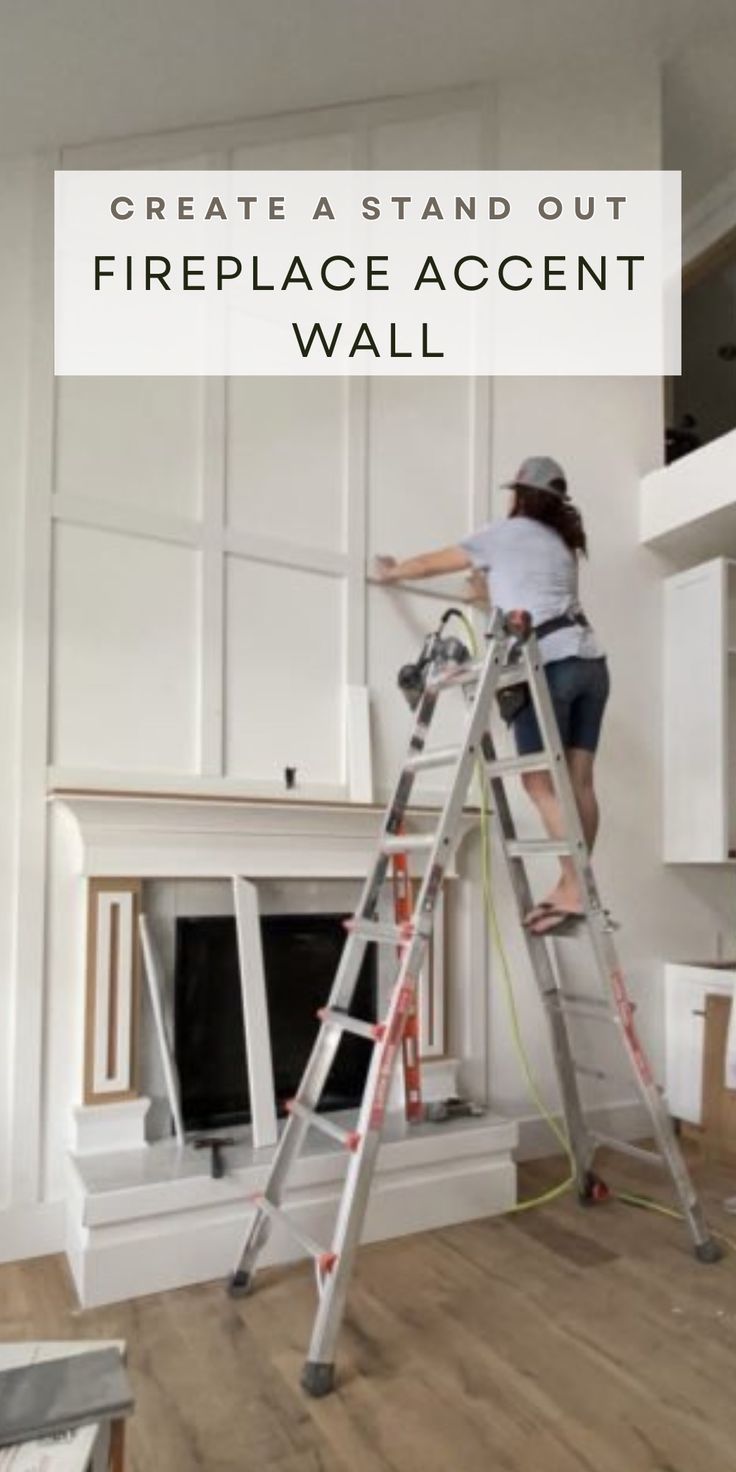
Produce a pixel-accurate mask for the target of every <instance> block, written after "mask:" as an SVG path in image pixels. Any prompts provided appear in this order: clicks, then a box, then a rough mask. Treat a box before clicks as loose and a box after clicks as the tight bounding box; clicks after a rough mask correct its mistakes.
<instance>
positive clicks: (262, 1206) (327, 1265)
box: [251, 1195, 337, 1273]
mask: <svg viewBox="0 0 736 1472" xmlns="http://www.w3.org/2000/svg"><path fill="white" fill-rule="evenodd" d="M251 1199H252V1201H253V1203H254V1205H255V1206H257V1207H258V1208H259V1210H261V1211H264V1212H265V1213H266V1215H267V1216H270V1217H271V1219H272V1221H277V1222H281V1223H282V1225H283V1226H285V1227H286V1230H287V1232H290V1233H291V1235H292V1237H293V1238H294V1240H295V1241H296V1242H298V1243H299V1246H300V1247H303V1248H304V1251H305V1252H307V1253H309V1255H310V1257H313V1258H314V1259H315V1261H316V1262H317V1263H318V1264H319V1267H320V1269H321V1271H322V1272H323V1273H329V1272H330V1270H331V1269H332V1268H333V1267H334V1265H335V1262H336V1261H337V1258H336V1255H335V1253H334V1252H328V1251H326V1250H325V1248H324V1247H322V1246H320V1244H319V1242H315V1240H314V1237H310V1236H309V1234H308V1232H303V1231H302V1229H301V1227H298V1226H297V1224H296V1222H295V1221H294V1220H293V1219H292V1217H291V1216H290V1214H289V1213H288V1212H286V1211H284V1209H283V1207H282V1206H276V1205H275V1203H274V1202H273V1201H269V1199H268V1197H267V1196H258V1195H256V1196H253V1197H252V1198H251Z"/></svg>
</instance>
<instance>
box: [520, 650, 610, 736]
mask: <svg viewBox="0 0 736 1472" xmlns="http://www.w3.org/2000/svg"><path fill="white" fill-rule="evenodd" d="M544 672H545V674H546V676H547V682H548V684H549V692H550V695H551V696H552V704H553V706H554V708H555V715H556V716H557V724H558V726H559V728H560V736H561V737H562V745H563V746H564V747H570V746H575V747H578V748H579V749H580V750H582V751H591V752H593V751H597V749H598V742H599V740H600V734H601V725H602V722H603V712H604V710H605V708H606V701H607V700H608V695H609V691H610V688H611V682H610V678H609V674H608V664H607V663H606V660H605V659H580V658H579V656H577V655H574V656H572V657H571V658H569V659H552V660H550V662H549V664H546V665H545V666H544ZM513 730H514V736H515V738H516V747H517V750H518V752H519V753H520V755H521V756H529V755H531V753H532V752H535V751H541V750H542V748H543V745H544V743H543V741H542V738H541V736H540V733H539V726H538V724H537V717H536V714H535V711H534V705H533V703H532V701H531V700H530V701H529V704H528V705H525V706H524V709H523V710H522V711H520V712H519V714H518V716H517V717H516V720H515V721H514V723H513Z"/></svg>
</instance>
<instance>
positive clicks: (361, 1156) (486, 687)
mask: <svg viewBox="0 0 736 1472" xmlns="http://www.w3.org/2000/svg"><path fill="white" fill-rule="evenodd" d="M500 628H501V625H500V622H499V621H498V620H496V621H494V624H493V625H492V628H491V633H490V635H489V636H488V637H489V645H488V652H487V654H486V658H485V661H484V664H483V669H482V671H481V674H480V676H479V683H478V687H477V691H476V696H475V699H474V702H473V704H472V705H471V706H470V707H469V718H468V721H467V725H466V730H465V735H464V738H463V742H462V746H461V748H460V751H461V754H460V756H459V759H458V763H457V766H456V768H455V773H454V776H453V780H452V783H451V785H450V788H449V790H448V793H447V796H446V798H445V803H444V806H443V808H442V812H441V816H440V820H439V823H438V826H437V829H436V832H435V837H434V843H433V845H432V849H431V852H430V855H429V859H428V862H427V867H426V870H425V873H424V877H423V879H422V882H421V885H420V889H419V894H418V896H417V901H416V905H415V909H414V914H415V917H418V920H417V921H416V923H415V926H414V933H413V935H412V938H411V940H410V942H409V943H408V945H407V946H406V948H405V950H404V954H403V959H402V962H401V966H400V969H399V973H398V976H397V978H396V982H395V985H394V989H393V993H392V997H391V1002H390V1005H389V1010H388V1013H387V1016H386V1031H385V1035H384V1037H383V1039H382V1041H381V1043H380V1044H379V1046H378V1047H377V1048H376V1049H375V1052H374V1055H373V1059H372V1060H371V1065H370V1069H369V1074H368V1079H367V1082H366V1088H365V1092H364V1095H363V1102H362V1105H361V1109H360V1114H359V1118H358V1123H357V1127H356V1128H357V1134H358V1136H359V1143H358V1147H357V1149H356V1150H355V1151H354V1152H353V1153H352V1155H351V1159H350V1162H349V1164H348V1170H347V1174H346V1178H345V1185H344V1188H343V1192H342V1196H341V1200H340V1206H339V1209H338V1214H337V1219H336V1223H335V1232H334V1236H333V1241H332V1250H333V1253H334V1254H335V1263H334V1266H333V1268H332V1270H331V1272H330V1274H329V1276H328V1277H327V1278H326V1279H325V1281H324V1283H323V1290H322V1295H321V1298H320V1302H319V1307H318V1309H317V1315H316V1318H315V1321H314V1327H313V1331H312V1338H311V1342H310V1347H309V1355H308V1359H307V1364H306V1367H305V1374H306V1375H307V1376H308V1377H314V1376H315V1375H318V1374H319V1372H320V1367H321V1368H322V1369H323V1370H325V1368H326V1367H327V1366H331V1364H332V1361H333V1359H334V1353H335V1345H336V1341H337V1336H338V1333H339V1331H340V1325H341V1322H342V1315H343V1310H344V1304H345V1296H346V1293H347V1288H348V1283H349V1281H350V1274H351V1271H352V1265H353V1259H354V1256H355V1251H356V1248H357V1246H358V1243H359V1241H360V1236H361V1232H362V1229H363V1222H364V1219H365V1212H366V1207H367V1204H368V1195H369V1192H370V1186H371V1181H372V1178H373V1172H374V1169H375V1161H376V1155H377V1153H378V1149H379V1146H380V1140H381V1130H382V1127H383V1122H384V1117H385V1111H386V1102H387V1099H388V1093H389V1088H390V1084H391V1079H392V1077H393V1073H394V1070H395V1068H396V1063H397V1058H398V1055H399V1052H400V1049H401V1042H402V1038H403V1032H404V1023H405V1021H406V1018H407V1017H408V1016H410V1014H411V1009H412V1007H413V1006H414V1005H415V1003H416V994H417V987H418V979H419V976H420V974H421V970H422V966H423V964H424V961H425V959H426V953H427V946H428V944H429V939H430V936H431V933H432V923H431V921H432V914H433V911H434V906H435V903H436V900H437V896H438V894H439V891H440V888H441V885H442V880H443V878H444V874H445V871H446V868H447V865H448V863H449V860H450V857H451V855H452V840H453V838H454V837H455V836H456V833H457V829H458V826H459V822H460V817H461V814H462V810H463V807H464V804H465V800H466V797H467V794H468V790H469V788H470V785H471V782H472V778H473V771H474V768H475V763H476V760H477V755H478V752H479V750H480V747H481V744H482V741H483V739H484V732H485V729H486V727H487V723H488V713H489V710H490V706H491V701H492V699H493V694H494V690H495V687H496V685H497V683H498V678H499V675H500V672H501V669H502V667H503V658H504V654H505V647H506V641H505V640H504V638H503V637H500V635H499V631H500ZM391 831H393V830H391Z"/></svg>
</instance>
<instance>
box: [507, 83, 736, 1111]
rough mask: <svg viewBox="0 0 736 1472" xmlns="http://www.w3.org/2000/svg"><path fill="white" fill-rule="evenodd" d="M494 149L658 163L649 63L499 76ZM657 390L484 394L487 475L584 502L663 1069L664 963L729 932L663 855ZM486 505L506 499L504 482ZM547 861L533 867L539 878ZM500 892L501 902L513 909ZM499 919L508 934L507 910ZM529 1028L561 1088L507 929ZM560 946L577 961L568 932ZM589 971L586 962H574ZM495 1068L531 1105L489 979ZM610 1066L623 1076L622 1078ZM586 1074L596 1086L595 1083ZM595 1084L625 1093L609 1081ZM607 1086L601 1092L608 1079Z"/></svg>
mask: <svg viewBox="0 0 736 1472" xmlns="http://www.w3.org/2000/svg"><path fill="white" fill-rule="evenodd" d="M498 162H499V165H500V166H503V167H504V168H532V167H534V168H539V167H545V166H548V167H549V168H563V167H564V168H576V167H578V168H579V167H583V166H584V165H588V166H591V167H599V168H608V167H619V168H626V167H628V168H642V169H645V168H655V167H657V166H658V163H659V102H658V82H657V77H656V75H655V74H654V73H653V72H648V71H647V70H646V69H642V70H641V71H640V73H639V74H638V75H637V74H636V71H635V69H631V68H629V69H627V71H626V75H625V76H623V75H621V76H617V75H616V74H615V71H609V72H596V73H589V74H588V78H587V82H586V83H583V84H581V82H580V79H579V78H576V80H575V84H574V85H571V84H570V83H569V81H568V79H566V78H562V77H554V78H551V79H550V80H549V81H548V82H547V83H539V84H535V87H534V89H533V91H532V92H529V91H527V90H522V89H519V88H518V87H513V88H509V89H503V88H502V89H501V93H500V97H499V107H498ZM662 423H663V394H662V387H661V384H660V383H659V382H658V381H656V380H654V379H646V378H644V379H596V378H589V379H575V380H570V379H563V378H561V379H538V380H535V379H532V378H527V379H498V380H496V382H495V384H494V396H493V482H494V485H496V486H497V485H498V484H499V483H500V482H501V481H502V480H504V479H506V478H507V477H508V475H509V473H510V472H513V469H514V466H515V465H516V464H517V463H519V462H520V461H521V459H522V458H523V457H524V456H525V455H527V454H533V453H539V452H544V453H548V454H551V455H553V456H555V457H556V458H558V459H559V460H560V462H561V463H562V464H563V465H564V467H565V469H566V471H567V474H568V479H569V483H570V489H571V494H572V495H573V497H574V499H575V500H576V501H577V502H578V504H579V505H580V507H581V509H582V512H583V516H584V519H585V524H586V528H587V531H588V535H589V539H590V545H591V557H590V561H589V563H587V564H584V567H583V575H582V587H583V597H584V603H585V607H586V609H587V611H588V613H589V616H590V617H591V619H592V621H593V622H594V624H595V625H596V627H597V629H598V630H599V632H600V635H601V638H602V640H603V643H604V645H605V647H606V650H607V652H608V655H609V659H610V666H611V673H612V680H613V694H612V698H611V704H610V707H609V712H608V715H607V719H606V726H605V731H604V740H603V744H602V750H601V756H600V766H599V771H600V795H601V801H602V810H603V826H602V832H601V839H600V846H599V852H598V856H597V860H596V871H597V875H598V880H599V884H600V887H601V891H602V894H603V896H604V899H605V901H606V902H607V903H608V904H610V906H611V908H612V910H613V912H614V914H615V915H616V917H617V918H618V919H619V920H620V921H621V923H622V930H621V934H620V948H621V954H622V959H623V961H624V963H625V967H626V970H627V974H628V976H629V977H630V980H631V987H632V992H633V994H634V995H635V996H636V998H637V1000H638V1002H639V1013H638V1020H639V1022H640V1024H641V1027H642V1032H643V1034H644V1036H645V1038H646V1041H647V1044H648V1046H649V1048H650V1051H651V1053H652V1055H653V1061H654V1063H655V1067H656V1069H657V1071H658V1072H659V1074H660V1076H662V1064H663V1052H662V1047H663V1043H662V962H663V960H664V959H665V958H667V957H685V956H688V955H710V956H715V954H716V951H717V947H718V945H719V935H720V936H721V943H725V944H727V943H728V942H727V941H723V938H724V937H726V936H728V937H729V938H730V935H731V934H732V920H731V914H732V897H731V888H732V883H731V880H730V877H729V875H728V874H727V873H726V872H725V871H721V872H720V873H719V872H718V871H717V870H715V869H714V870H712V871H710V872H709V874H708V875H707V876H703V875H698V874H696V873H695V872H694V871H692V870H686V869H672V868H668V869H665V868H664V867H663V865H662V860H661V854H662V839H661V834H662V820H661V791H662V743H661V730H662V634H661V622H662V586H661V576H662V568H661V564H660V563H659V562H658V560H657V559H655V558H654V557H653V556H652V555H651V554H650V553H648V552H647V551H645V550H643V549H641V548H640V547H639V546H638V545H637V543H638V519H639V480H640V477H641V476H642V474H644V473H645V472H646V471H648V470H651V469H652V468H654V467H655V466H657V465H659V464H661V460H662V438H663V430H662ZM495 506H496V509H497V511H498V512H500V513H501V514H503V509H504V507H503V493H496V499H495ZM543 879H544V871H541V873H540V885H541V884H542V881H543ZM507 906H508V900H507V901H506V903H504V904H502V907H501V912H502V916H503V914H505V913H509V911H508V908H507ZM505 933H506V934H510V933H511V929H510V927H509V926H508V925H507V926H506V927H505ZM511 954H512V956H513V958H514V971H515V975H516V976H517V978H518V983H519V990H520V996H521V998H522V1028H523V1031H524V1034H525V1037H526V1038H527V1041H528V1044H529V1049H530V1052H531V1054H532V1057H533V1059H534V1061H535V1065H536V1067H537V1069H538V1072H539V1075H540V1077H541V1079H542V1080H543V1081H544V1083H545V1086H546V1088H547V1092H548V1094H549V1096H550V1097H553V1095H554V1088H553V1084H552V1076H551V1072H550V1067H549V1062H548V1057H549V1055H548V1050H547V1047H546V1042H545V1040H544V1037H543V1034H542V1032H541V1029H540V1027H539V1005H538V1002H537V999H536V996H535V995H534V993H533V983H532V982H531V979H530V978H529V976H528V975H527V974H526V972H525V968H524V965H523V961H522V957H521V948H520V946H519V945H515V944H513V943H512V945H511ZM560 955H561V956H562V957H563V959H565V960H566V962H567V964H570V965H572V964H573V960H575V961H576V962H577V960H578V957H577V948H576V947H574V946H572V947H571V945H570V943H565V944H564V945H562V946H560ZM583 974H584V967H583ZM490 1073H491V1078H492V1081H493V1091H494V1099H495V1100H496V1102H497V1103H498V1105H499V1107H501V1108H506V1109H511V1110H513V1111H514V1112H516V1111H526V1110H528V1104H527V1103H526V1100H525V1097H524V1088H523V1084H522V1083H521V1080H520V1077H519V1070H518V1067H517V1063H516V1060H515V1058H514V1055H513V1051H512V1048H511V1043H510V1036H509V1031H508V1027H507V1020H506V1012H505V1008H504V1005H503V1002H502V999H501V997H500V996H499V993H498V990H496V992H495V993H494V998H493V1003H492V1014H491V1060H490ZM620 1076H621V1075H620V1071H619V1077H620ZM598 1087H599V1086H598V1085H593V1088H594V1089H595V1088H598ZM601 1089H602V1095H601V1096H604V1094H605V1096H606V1097H609V1098H610V1097H619V1098H620V1097H622V1096H621V1090H620V1087H619V1086H618V1085H617V1084H611V1085H603V1086H601ZM603 1091H604V1093H603Z"/></svg>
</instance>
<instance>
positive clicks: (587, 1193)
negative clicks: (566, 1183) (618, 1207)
mask: <svg viewBox="0 0 736 1472" xmlns="http://www.w3.org/2000/svg"><path fill="white" fill-rule="evenodd" d="M610 1199H611V1192H610V1191H609V1189H608V1186H607V1185H606V1183H605V1181H602V1180H601V1178H600V1176H597V1175H596V1173H595V1171H593V1170H589V1171H587V1172H586V1176H585V1185H584V1186H583V1187H582V1188H581V1189H580V1190H578V1200H579V1201H580V1205H581V1206H599V1205H601V1203H602V1202H604V1201H610Z"/></svg>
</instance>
